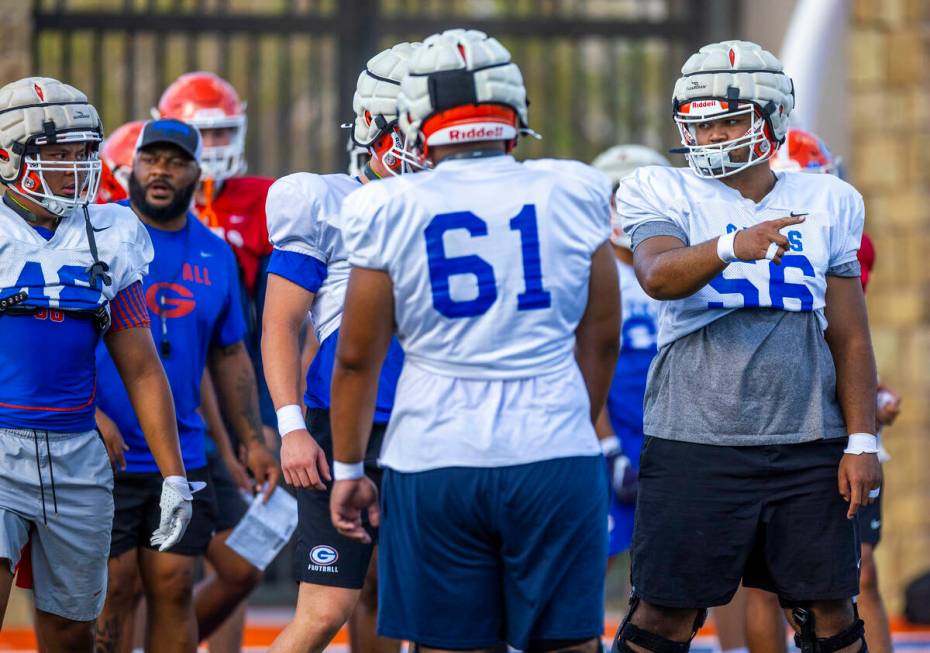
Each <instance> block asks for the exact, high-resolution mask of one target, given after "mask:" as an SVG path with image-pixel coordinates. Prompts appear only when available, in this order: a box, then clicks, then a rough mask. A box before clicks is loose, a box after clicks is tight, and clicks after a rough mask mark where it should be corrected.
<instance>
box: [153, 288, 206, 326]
mask: <svg viewBox="0 0 930 653" xmlns="http://www.w3.org/2000/svg"><path fill="white" fill-rule="evenodd" d="M193 296H194V293H192V292H191V291H190V290H188V289H187V288H186V287H184V286H182V285H181V284H179V283H168V282H166V281H159V282H158V283H153V284H152V285H151V286H149V289H148V290H146V291H145V303H146V304H148V307H149V310H150V311H151V312H152V313H153V314H155V315H158V316H159V317H162V318H166V319H167V318H175V317H184V316H185V315H189V314H190V313H191V312H193V310H194V309H195V308H197V301H196V300H194V299H192V298H193Z"/></svg>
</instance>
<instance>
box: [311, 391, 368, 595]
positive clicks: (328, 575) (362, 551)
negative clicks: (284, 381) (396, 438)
mask: <svg viewBox="0 0 930 653" xmlns="http://www.w3.org/2000/svg"><path fill="white" fill-rule="evenodd" d="M307 429H308V430H309V431H310V433H311V435H313V438H314V439H315V440H316V441H317V444H319V445H320V447H321V448H322V449H323V452H324V453H325V454H326V461H327V462H328V463H329V468H330V469H332V468H333V438H332V432H331V431H330V427H329V411H328V410H321V409H317V408H311V409H310V410H309V411H308V413H307ZM384 429H385V425H384V424H375V425H374V426H373V427H372V431H371V441H370V442H369V445H368V455H366V460H365V473H366V474H367V475H368V478H370V479H371V480H372V481H374V483H375V485H376V486H377V487H378V492H379V493H380V492H381V470H380V469H379V468H378V467H377V465H376V464H375V461H376V460H377V456H378V452H380V450H381V441H382V440H383V438H384ZM331 488H332V484H330V486H329V487H327V489H326V490H325V491H322V492H321V491H319V490H311V489H299V490H297V545H296V547H295V548H294V578H295V580H296V581H297V582H298V583H314V584H316V585H329V586H332V587H345V588H347V589H361V588H362V585H363V584H364V583H365V576H366V574H367V573H368V564H369V563H370V562H371V554H372V551H373V550H374V547H375V542H376V541H377V537H378V532H377V529H375V528H372V526H371V525H370V524H369V523H368V518H367V515H364V514H363V516H362V520H363V523H364V525H365V528H366V529H367V530H368V533H369V534H370V535H371V538H372V543H371V544H362V543H361V542H356V541H354V540H350V539H348V538H345V537H343V536H342V535H340V534H339V532H338V531H337V530H336V528H335V527H334V526H333V522H332V520H331V518H330V513H329V495H330V490H331Z"/></svg>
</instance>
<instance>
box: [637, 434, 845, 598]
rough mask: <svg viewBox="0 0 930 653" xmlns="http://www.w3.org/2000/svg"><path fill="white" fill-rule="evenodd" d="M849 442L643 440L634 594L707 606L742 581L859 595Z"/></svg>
mask: <svg viewBox="0 0 930 653" xmlns="http://www.w3.org/2000/svg"><path fill="white" fill-rule="evenodd" d="M844 447H845V440H827V441H825V440H819V441H816V442H809V443H800V444H791V445H772V446H758V447H723V446H712V445H704V444H693V443H689V442H675V441H671V440H665V439H661V438H655V437H647V438H646V439H645V442H644V443H643V449H642V454H641V458H640V471H639V496H638V498H637V504H636V523H635V526H634V530H633V546H632V552H631V555H632V577H633V591H634V592H635V593H636V594H637V595H638V596H640V597H642V598H643V599H644V600H646V601H648V602H650V603H653V604H655V605H660V606H666V607H673V608H708V607H711V606H716V605H724V604H726V603H728V602H729V601H730V599H731V598H732V597H733V594H734V593H735V592H736V589H737V588H738V587H739V584H740V580H742V582H743V583H744V584H745V585H747V586H749V587H758V588H761V589H764V590H768V591H770V592H774V593H775V594H777V595H778V596H779V598H780V599H781V600H782V601H783V602H786V603H791V602H799V601H814V600H831V599H844V598H849V597H852V596H855V595H856V594H858V592H859V572H858V561H859V542H858V538H857V533H856V524H855V521H854V520H849V519H847V518H846V511H847V509H848V505H847V503H846V502H845V501H844V500H843V498H842V497H841V496H840V494H839V492H838V491H837V480H836V476H837V469H838V466H839V461H840V458H841V457H842V455H843V448H844Z"/></svg>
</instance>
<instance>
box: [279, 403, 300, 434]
mask: <svg viewBox="0 0 930 653" xmlns="http://www.w3.org/2000/svg"><path fill="white" fill-rule="evenodd" d="M275 414H276V415H277V416H278V434H279V435H280V436H281V437H282V438H283V437H284V436H285V435H287V434H288V433H290V432H291V431H299V430H300V429H305V428H307V423H306V422H305V421H304V412H303V411H302V410H301V409H300V406H298V405H297V404H288V405H287V406H281V407H280V408H279V409H278V410H276V411H275Z"/></svg>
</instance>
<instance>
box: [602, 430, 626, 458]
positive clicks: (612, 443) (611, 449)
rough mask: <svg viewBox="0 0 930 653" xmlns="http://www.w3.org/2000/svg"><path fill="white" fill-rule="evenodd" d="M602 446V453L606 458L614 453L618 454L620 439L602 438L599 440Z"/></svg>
mask: <svg viewBox="0 0 930 653" xmlns="http://www.w3.org/2000/svg"><path fill="white" fill-rule="evenodd" d="M598 442H599V443H600V445H601V453H602V454H604V455H605V456H609V455H610V454H612V453H617V452H618V451H620V449H621V447H620V438H618V437H617V436H616V435H608V436H607V437H606V438H601V439H600V440H598Z"/></svg>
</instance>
